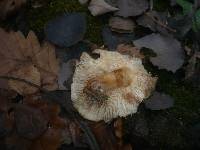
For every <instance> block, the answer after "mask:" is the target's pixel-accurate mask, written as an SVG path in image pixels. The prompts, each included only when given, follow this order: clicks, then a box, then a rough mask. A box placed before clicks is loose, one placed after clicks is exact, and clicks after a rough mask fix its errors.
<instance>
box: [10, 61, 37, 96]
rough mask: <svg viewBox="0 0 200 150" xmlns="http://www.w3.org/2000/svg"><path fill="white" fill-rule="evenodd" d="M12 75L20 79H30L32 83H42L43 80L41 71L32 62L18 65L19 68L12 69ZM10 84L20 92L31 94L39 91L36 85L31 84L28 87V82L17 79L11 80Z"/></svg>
mask: <svg viewBox="0 0 200 150" xmlns="http://www.w3.org/2000/svg"><path fill="white" fill-rule="evenodd" d="M10 76H14V77H17V78H19V79H24V80H26V81H30V82H31V83H33V84H35V85H40V81H41V80H40V72H39V71H38V69H37V68H36V67H34V65H32V64H30V65H26V64H25V65H24V66H20V67H18V69H17V70H14V71H12V73H10ZM8 85H9V86H10V88H11V89H13V90H15V91H17V92H18V93H20V94H22V93H27V94H31V93H35V92H37V90H38V89H37V88H36V87H32V86H29V87H28V88H27V83H24V82H21V81H16V80H9V81H8Z"/></svg>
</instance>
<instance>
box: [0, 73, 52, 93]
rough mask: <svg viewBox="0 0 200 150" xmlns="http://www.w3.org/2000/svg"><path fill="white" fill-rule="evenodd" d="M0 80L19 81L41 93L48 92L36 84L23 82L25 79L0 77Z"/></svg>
mask: <svg viewBox="0 0 200 150" xmlns="http://www.w3.org/2000/svg"><path fill="white" fill-rule="evenodd" d="M0 78H1V79H5V80H15V81H19V82H24V83H26V84H28V85H30V86H32V87H35V88H37V89H39V90H40V91H41V92H46V93H47V92H48V91H47V90H45V89H43V88H42V87H40V86H39V85H37V84H34V83H32V82H30V81H28V80H25V79H21V78H17V77H12V76H0Z"/></svg>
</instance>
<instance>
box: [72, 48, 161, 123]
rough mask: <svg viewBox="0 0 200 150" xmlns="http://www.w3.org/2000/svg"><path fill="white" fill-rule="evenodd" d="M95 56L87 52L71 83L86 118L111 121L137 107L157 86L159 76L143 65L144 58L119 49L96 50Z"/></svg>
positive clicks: (77, 102) (79, 108)
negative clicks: (94, 57)
mask: <svg viewBox="0 0 200 150" xmlns="http://www.w3.org/2000/svg"><path fill="white" fill-rule="evenodd" d="M94 52H95V53H97V54H100V57H99V58H97V59H93V58H92V57H91V56H90V55H89V54H87V53H85V52H84V53H83V54H82V56H81V58H80V62H79V63H78V64H77V65H76V69H75V73H74V76H73V83H72V85H71V98H72V102H73V105H74V107H75V108H76V109H77V110H78V112H79V113H80V114H81V115H82V116H83V117H84V118H86V119H88V120H92V121H100V120H104V121H106V122H107V121H110V120H112V119H113V118H116V117H118V116H120V117H125V116H127V115H129V114H133V113H135V112H136V111H137V107H138V105H139V104H140V103H141V102H142V101H143V99H145V98H147V97H149V96H150V94H151V92H152V91H153V90H154V88H155V84H156V80H157V78H156V77H152V76H151V74H149V73H148V72H147V71H146V70H145V69H144V67H143V65H142V61H141V59H140V58H135V57H131V56H128V55H122V54H120V53H118V52H111V51H105V50H100V49H98V50H95V51H94Z"/></svg>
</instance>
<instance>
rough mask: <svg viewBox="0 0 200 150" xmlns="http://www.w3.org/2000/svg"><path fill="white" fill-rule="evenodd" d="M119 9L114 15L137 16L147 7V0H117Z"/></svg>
mask: <svg viewBox="0 0 200 150" xmlns="http://www.w3.org/2000/svg"><path fill="white" fill-rule="evenodd" d="M117 6H118V8H119V11H117V12H116V15H118V16H122V17H129V16H138V15H140V14H142V13H143V12H145V11H146V10H147V9H148V8H149V2H148V1H147V0H118V5H117Z"/></svg>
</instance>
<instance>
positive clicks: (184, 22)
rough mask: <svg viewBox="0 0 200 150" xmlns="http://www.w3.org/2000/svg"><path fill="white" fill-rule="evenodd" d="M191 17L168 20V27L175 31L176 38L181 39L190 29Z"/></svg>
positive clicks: (178, 16) (176, 17) (189, 15)
mask: <svg viewBox="0 0 200 150" xmlns="http://www.w3.org/2000/svg"><path fill="white" fill-rule="evenodd" d="M191 22H192V15H191V14H188V15H185V16H180V15H177V16H174V17H171V18H168V23H169V26H170V27H171V28H173V29H175V30H176V33H175V35H176V36H177V37H178V38H183V37H184V36H185V35H186V34H187V33H188V32H189V31H190V30H191V28H192V23H191Z"/></svg>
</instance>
